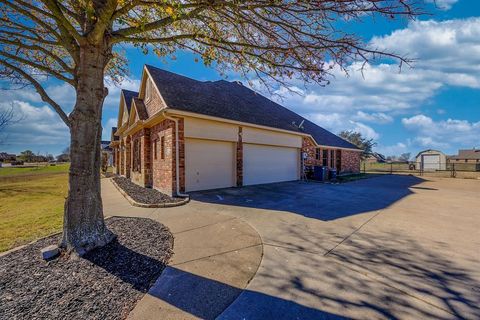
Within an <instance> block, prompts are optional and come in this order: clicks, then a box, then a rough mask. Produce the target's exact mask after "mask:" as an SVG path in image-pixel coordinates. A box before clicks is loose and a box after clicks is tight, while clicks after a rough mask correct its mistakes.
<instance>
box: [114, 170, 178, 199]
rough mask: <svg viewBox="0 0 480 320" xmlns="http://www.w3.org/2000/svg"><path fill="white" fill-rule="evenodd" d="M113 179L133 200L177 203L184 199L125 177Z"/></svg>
mask: <svg viewBox="0 0 480 320" xmlns="http://www.w3.org/2000/svg"><path fill="white" fill-rule="evenodd" d="M113 181H115V182H116V183H117V185H118V186H119V187H120V188H122V190H123V191H125V192H126V193H127V194H128V195H129V196H130V197H131V198H132V199H133V200H135V201H137V202H139V203H145V204H158V203H177V202H181V201H183V198H174V197H170V196H168V195H166V194H164V193H161V192H160V191H158V190H155V189H151V188H143V187H141V186H139V185H138V184H135V183H133V182H132V181H130V180H129V179H127V178H124V177H118V176H117V177H114V178H113Z"/></svg>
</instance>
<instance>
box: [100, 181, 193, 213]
mask: <svg viewBox="0 0 480 320" xmlns="http://www.w3.org/2000/svg"><path fill="white" fill-rule="evenodd" d="M108 180H110V182H111V183H112V184H113V185H114V186H115V188H117V190H118V192H120V194H121V195H122V196H124V197H125V199H127V201H128V202H130V204H131V205H132V206H135V207H141V208H171V207H178V206H182V205H184V204H186V203H188V202H189V201H190V197H187V198H185V199H183V200H182V201H178V202H167V203H141V202H137V201H135V200H133V199H132V197H130V196H129V195H128V194H127V193H126V192H125V191H124V190H123V189H122V188H120V186H119V185H118V184H117V183H116V182H115V181H114V180H113V179H112V178H108Z"/></svg>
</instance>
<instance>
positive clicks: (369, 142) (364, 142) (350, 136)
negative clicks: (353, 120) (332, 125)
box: [339, 130, 377, 159]
mask: <svg viewBox="0 0 480 320" xmlns="http://www.w3.org/2000/svg"><path fill="white" fill-rule="evenodd" d="M339 136H340V137H342V138H343V139H345V140H347V141H348V142H350V143H352V144H354V145H356V146H357V147H359V148H360V149H362V150H363V152H362V159H365V158H366V157H368V156H369V155H371V154H372V152H373V150H372V149H373V147H374V146H375V145H376V144H377V143H376V142H375V141H373V139H367V138H365V137H363V136H362V134H361V133H360V132H355V131H353V130H344V131H342V132H340V134H339Z"/></svg>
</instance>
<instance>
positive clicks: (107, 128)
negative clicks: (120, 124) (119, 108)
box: [102, 118, 117, 140]
mask: <svg viewBox="0 0 480 320" xmlns="http://www.w3.org/2000/svg"><path fill="white" fill-rule="evenodd" d="M116 126H117V119H116V118H110V119H108V120H107V122H106V123H105V125H104V126H103V129H102V140H110V138H111V136H112V127H116Z"/></svg>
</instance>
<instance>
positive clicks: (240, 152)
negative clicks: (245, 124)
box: [236, 127, 243, 187]
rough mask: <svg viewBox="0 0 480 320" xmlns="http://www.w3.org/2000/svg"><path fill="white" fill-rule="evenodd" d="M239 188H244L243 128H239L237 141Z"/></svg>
mask: <svg viewBox="0 0 480 320" xmlns="http://www.w3.org/2000/svg"><path fill="white" fill-rule="evenodd" d="M236 154H237V187H241V186H243V140H242V127H238V141H237V153H236Z"/></svg>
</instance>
